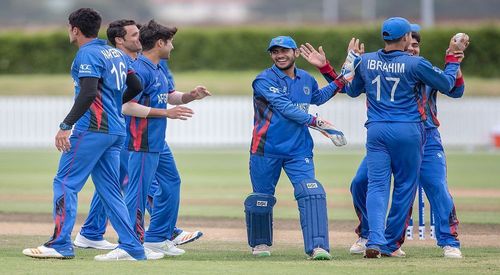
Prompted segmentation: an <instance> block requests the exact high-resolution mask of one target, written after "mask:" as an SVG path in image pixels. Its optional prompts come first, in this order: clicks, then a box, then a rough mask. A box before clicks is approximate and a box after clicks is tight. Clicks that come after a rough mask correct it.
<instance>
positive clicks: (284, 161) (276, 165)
mask: <svg viewBox="0 0 500 275" xmlns="http://www.w3.org/2000/svg"><path fill="white" fill-rule="evenodd" d="M281 169H283V170H285V173H286V174H287V176H288V178H289V179H290V182H291V183H292V185H293V187H294V189H295V190H296V191H297V188H299V189H300V188H301V187H298V185H299V184H300V183H301V182H302V181H303V180H307V179H315V174H314V161H313V158H312V157H295V158H270V157H264V156H259V155H250V180H251V182H252V189H253V192H254V193H264V194H269V195H273V196H274V193H275V191H276V185H277V184H278V180H279V178H280V175H281ZM299 211H311V212H313V213H314V211H316V213H314V214H316V215H318V216H319V215H320V213H321V214H323V213H324V214H325V215H327V214H326V212H327V210H326V209H305V208H303V207H299ZM306 216H307V215H302V214H301V215H300V217H301V221H300V223H301V225H302V227H303V228H304V227H308V228H311V227H312V230H311V231H313V232H316V231H318V230H317V228H314V227H315V226H318V224H308V221H307V220H306V218H305V217H306ZM322 218H325V219H327V217H319V219H322ZM302 233H303V237H304V243H306V240H305V238H310V236H307V234H306V232H302ZM308 243H314V242H313V241H312V240H309V241H308ZM315 245H316V247H320V248H323V249H325V250H326V251H330V243H329V241H328V236H326V238H325V239H324V243H319V244H315ZM304 250H305V253H306V254H308V255H310V254H311V253H312V250H313V248H307V247H304Z"/></svg>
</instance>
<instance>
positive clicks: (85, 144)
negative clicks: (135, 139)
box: [45, 130, 145, 259]
mask: <svg viewBox="0 0 500 275" xmlns="http://www.w3.org/2000/svg"><path fill="white" fill-rule="evenodd" d="M124 140H125V137H123V136H117V135H108V134H103V133H96V132H90V131H78V130H73V134H72V135H71V137H70V143H71V150H70V151H69V152H66V153H63V154H62V156H61V159H60V161H59V168H58V171H57V175H56V176H55V178H54V185H53V191H54V212H53V216H54V221H55V229H54V235H53V236H52V238H51V239H50V240H49V241H48V242H47V243H46V244H45V246H47V247H52V248H54V249H56V250H57V251H58V252H59V253H61V254H62V255H65V256H70V255H74V252H73V245H72V243H71V231H72V230H73V226H74V224H75V219H76V212H77V204H78V192H79V191H80V190H81V189H82V188H83V186H84V185H85V182H86V181H87V179H88V177H89V175H91V176H92V181H93V182H94V185H95V188H96V192H97V194H98V195H99V197H100V198H101V201H102V204H103V206H104V209H105V210H106V212H107V213H108V215H109V219H110V221H111V224H112V225H113V227H114V228H115V230H116V232H117V233H118V237H119V246H118V247H119V248H121V249H123V250H125V251H127V252H128V253H129V254H130V255H131V256H132V257H134V258H136V259H145V255H144V248H143V247H142V245H141V243H140V242H139V239H138V238H137V237H136V235H135V234H134V231H133V230H132V227H131V226H130V220H129V217H128V215H127V213H128V212H127V208H126V206H125V203H124V201H123V198H122V195H121V192H120V184H119V182H118V167H119V162H120V159H119V158H120V157H119V155H120V150H121V148H122V146H123V143H124Z"/></svg>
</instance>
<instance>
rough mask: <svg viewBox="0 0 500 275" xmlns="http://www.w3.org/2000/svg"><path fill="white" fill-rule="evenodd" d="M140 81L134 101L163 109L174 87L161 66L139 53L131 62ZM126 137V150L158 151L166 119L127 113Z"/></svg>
mask: <svg viewBox="0 0 500 275" xmlns="http://www.w3.org/2000/svg"><path fill="white" fill-rule="evenodd" d="M132 66H133V68H134V70H135V73H136V75H137V76H138V77H139V79H140V80H141V84H142V88H143V90H142V92H141V93H140V94H139V95H137V96H136V97H135V98H134V99H133V101H135V102H137V103H139V104H141V105H144V106H148V107H152V108H158V109H166V108H167V99H168V93H169V92H172V91H173V89H172V87H171V85H170V84H169V82H168V80H167V78H166V76H165V74H163V72H162V70H161V69H160V66H159V65H157V64H154V63H153V62H151V61H150V60H149V59H148V58H147V57H145V56H144V55H139V57H138V58H137V60H136V61H135V62H134V63H133V64H132ZM126 121H127V139H126V141H125V146H126V147H127V149H128V150H129V151H136V152H161V151H162V150H163V147H164V145H165V133H166V129H167V120H166V118H140V117H134V116H126Z"/></svg>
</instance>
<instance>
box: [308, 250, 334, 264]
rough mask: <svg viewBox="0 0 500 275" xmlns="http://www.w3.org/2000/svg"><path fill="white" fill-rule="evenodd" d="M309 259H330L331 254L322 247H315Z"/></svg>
mask: <svg viewBox="0 0 500 275" xmlns="http://www.w3.org/2000/svg"><path fill="white" fill-rule="evenodd" d="M309 259H311V260H313V261H325V260H326V261H329V260H331V259H332V255H330V253H328V251H326V250H324V249H323V248H320V247H317V248H315V249H313V253H312V255H311V258H309Z"/></svg>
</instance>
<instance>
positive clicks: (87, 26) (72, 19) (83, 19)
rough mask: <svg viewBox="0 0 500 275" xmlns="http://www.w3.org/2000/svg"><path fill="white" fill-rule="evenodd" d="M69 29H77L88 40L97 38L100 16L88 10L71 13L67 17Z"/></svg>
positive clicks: (96, 12)
mask: <svg viewBox="0 0 500 275" xmlns="http://www.w3.org/2000/svg"><path fill="white" fill-rule="evenodd" d="M68 21H69V24H70V25H71V28H74V27H77V28H78V29H80V31H81V32H82V34H83V35H84V36H85V37H88V38H94V37H97V34H98V33H99V29H100V28H101V21H102V18H101V15H100V14H99V12H98V11H96V10H94V9H90V8H81V9H78V10H76V11H74V12H72V13H71V14H70V15H69V17H68Z"/></svg>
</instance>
